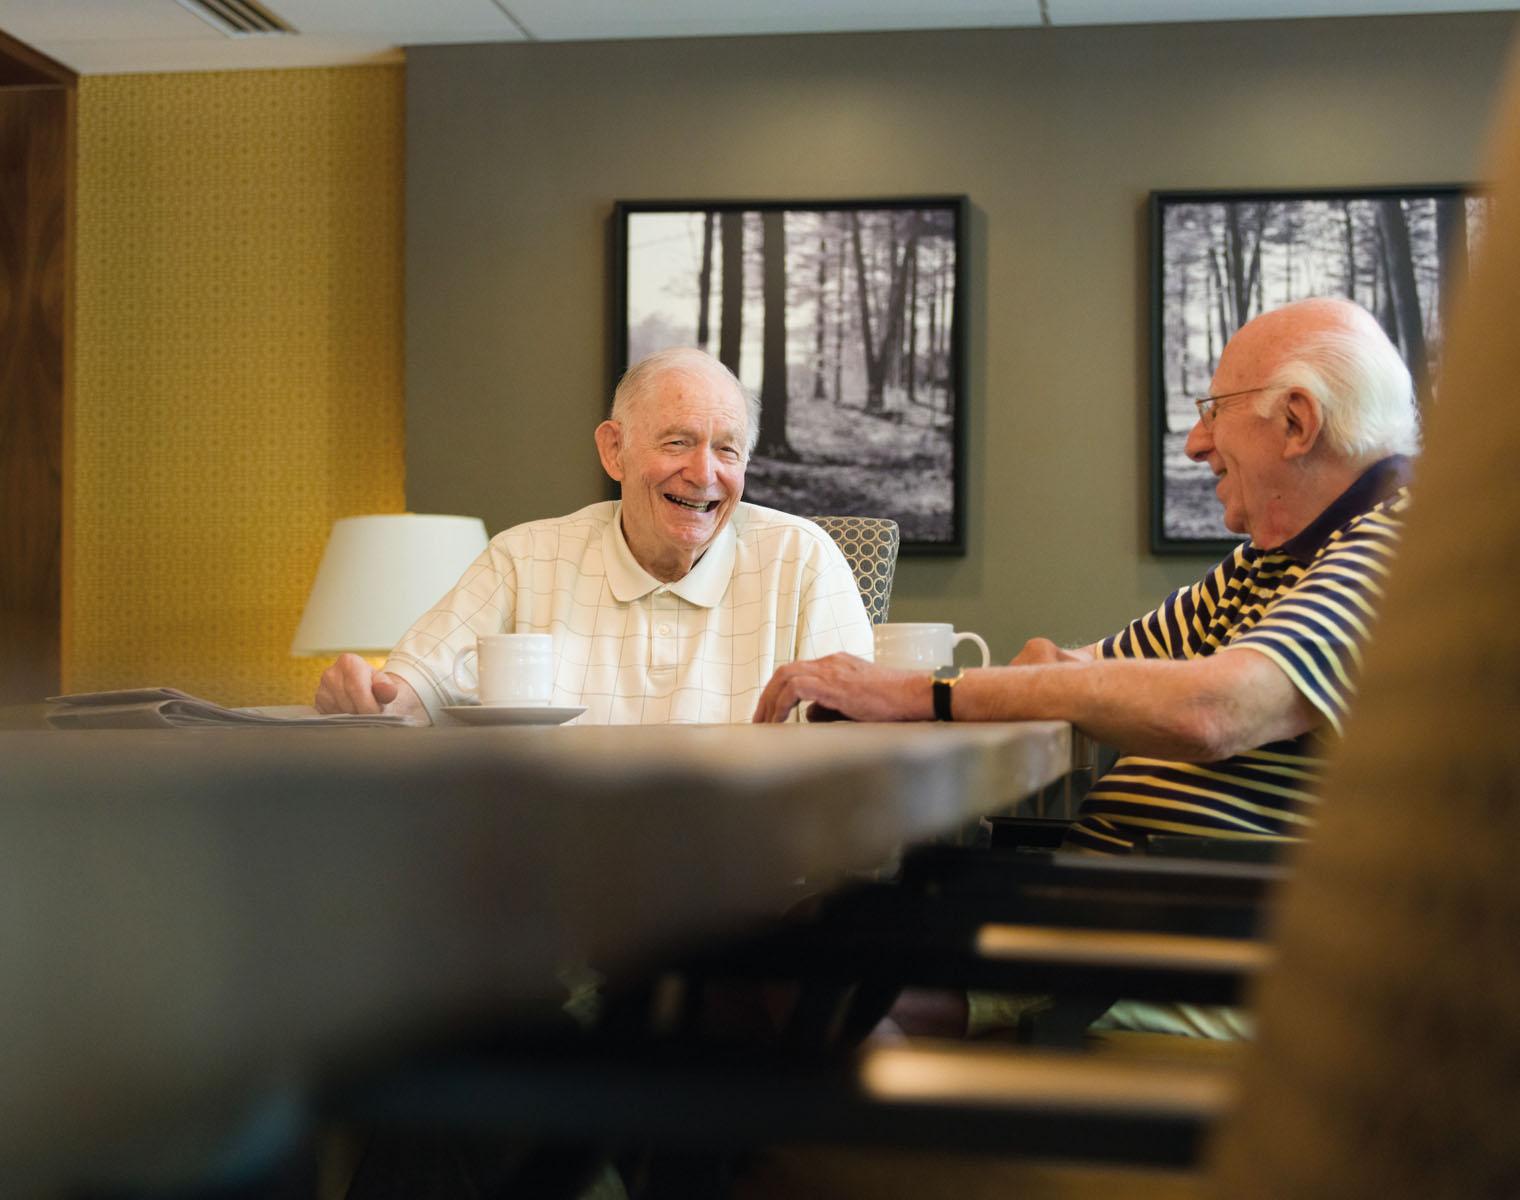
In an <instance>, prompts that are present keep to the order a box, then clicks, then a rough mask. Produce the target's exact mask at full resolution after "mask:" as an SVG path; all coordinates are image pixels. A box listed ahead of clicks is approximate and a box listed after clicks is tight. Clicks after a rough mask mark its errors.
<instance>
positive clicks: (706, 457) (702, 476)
mask: <svg viewBox="0 0 1520 1200" xmlns="http://www.w3.org/2000/svg"><path fill="white" fill-rule="evenodd" d="M685 474H686V478H687V479H688V480H690V481H691V482H692V483H695V484H698V485H700V486H701V487H706V486H707V485H708V484H710V483H712V481H713V480H714V479H716V478H717V477H718V472H717V459H716V458H715V457H714V455H713V452H712V448H711V447H710V446H697V447H695V448H694V449H693V450H692V452H691V453H690V454H688V455H687V456H686V468H685Z"/></svg>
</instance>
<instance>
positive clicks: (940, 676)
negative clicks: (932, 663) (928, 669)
mask: <svg viewBox="0 0 1520 1200" xmlns="http://www.w3.org/2000/svg"><path fill="white" fill-rule="evenodd" d="M960 680H961V669H960V668H959V667H940V668H939V669H938V670H937V671H935V672H934V719H935V720H936V721H953V720H955V714H954V713H952V712H951V711H950V691H951V689H952V688H954V687H955V685H956V684H957V683H959V682H960Z"/></svg>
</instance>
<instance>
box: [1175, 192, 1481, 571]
mask: <svg viewBox="0 0 1520 1200" xmlns="http://www.w3.org/2000/svg"><path fill="white" fill-rule="evenodd" d="M1151 204H1152V210H1151V217H1152V221H1153V223H1154V225H1153V234H1154V236H1155V239H1156V240H1155V245H1154V250H1155V259H1154V263H1153V271H1154V277H1153V281H1152V283H1153V287H1154V288H1155V293H1154V298H1153V303H1154V304H1155V305H1156V306H1157V307H1156V312H1155V314H1154V316H1155V324H1156V335H1157V336H1156V344H1154V345H1153V347H1152V354H1153V356H1154V361H1153V374H1154V378H1155V384H1154V386H1155V396H1154V398H1153V401H1152V402H1153V404H1154V405H1155V409H1156V422H1155V429H1156V438H1157V454H1156V457H1157V460H1158V462H1159V465H1160V478H1158V479H1156V480H1154V481H1153V483H1152V486H1153V488H1154V489H1155V492H1154V495H1155V496H1156V498H1157V500H1156V502H1157V504H1158V514H1157V519H1156V520H1154V521H1153V523H1152V524H1153V542H1154V543H1155V545H1153V549H1160V550H1168V551H1170V550H1179V549H1180V550H1190V549H1192V550H1197V551H1199V552H1202V551H1204V550H1209V551H1210V552H1212V551H1213V550H1217V549H1219V547H1218V545H1212V546H1203V545H1197V546H1194V545H1192V544H1193V543H1219V542H1222V541H1226V540H1237V539H1236V535H1234V534H1231V533H1230V532H1229V531H1228V530H1227V529H1225V527H1224V524H1223V521H1222V514H1221V510H1220V506H1219V502H1218V499H1217V498H1216V497H1215V495H1214V478H1213V474H1212V472H1211V471H1210V470H1209V468H1208V466H1207V464H1205V463H1195V462H1191V461H1190V460H1189V459H1188V458H1187V456H1186V454H1185V453H1184V452H1183V446H1184V444H1185V442H1186V441H1187V436H1188V432H1189V430H1191V429H1192V427H1193V424H1194V422H1195V421H1196V420H1197V419H1198V412H1197V409H1196V408H1195V406H1194V404H1193V399H1194V398H1195V397H1198V396H1204V395H1207V394H1208V392H1209V390H1210V382H1211V379H1212V377H1213V374H1214V370H1215V368H1216V367H1217V366H1218V364H1219V355H1220V352H1221V351H1222V350H1223V348H1224V345H1225V343H1226V342H1228V341H1229V339H1230V337H1231V336H1232V335H1233V334H1234V333H1235V331H1236V330H1237V329H1239V328H1240V327H1241V326H1242V325H1244V324H1245V323H1246V322H1247V321H1249V320H1251V318H1252V317H1255V316H1257V315H1258V314H1260V313H1262V312H1265V311H1267V310H1268V309H1272V308H1276V307H1278V306H1279V305H1282V304H1286V303H1288V302H1289V301H1291V300H1300V299H1304V298H1306V297H1310V296H1344V297H1348V298H1350V299H1352V300H1355V301H1356V302H1357V303H1358V304H1360V305H1362V306H1363V307H1364V308H1366V309H1367V310H1368V311H1369V312H1371V313H1372V314H1373V316H1375V317H1376V318H1377V319H1378V321H1379V323H1380V324H1381V325H1382V327H1383V329H1384V330H1385V331H1386V332H1387V334H1388V337H1389V340H1390V341H1392V342H1393V344H1394V345H1395V346H1397V347H1398V349H1399V352H1400V353H1401V354H1402V355H1403V356H1404V361H1405V362H1406V363H1408V365H1409V369H1410V373H1411V374H1412V375H1413V376H1414V379H1415V386H1416V389H1417V391H1418V393H1419V396H1420V401H1421V404H1422V405H1423V404H1427V403H1431V402H1433V401H1434V399H1435V397H1436V396H1437V394H1438V393H1439V381H1440V363H1441V342H1442V330H1443V323H1442V315H1443V312H1444V305H1445V304H1446V303H1447V301H1448V299H1449V298H1450V297H1451V295H1452V294H1453V291H1454V288H1455V287H1456V285H1457V283H1458V282H1459V281H1460V280H1461V279H1462V278H1464V277H1465V275H1466V273H1467V260H1468V255H1469V253H1470V252H1471V251H1472V249H1473V247H1474V246H1476V244H1477V242H1478V239H1479V237H1480V234H1481V231H1482V224H1483V220H1484V217H1485V205H1486V204H1487V201H1485V200H1483V199H1480V198H1476V197H1472V196H1467V195H1465V194H1464V193H1463V192H1462V191H1461V190H1460V189H1456V188H1426V189H1397V190H1394V189H1377V190H1369V191H1361V192H1345V191H1335V192H1295V193H1262V194H1255V195H1247V194H1244V193H1242V194H1232V195H1229V196H1222V195H1220V194H1218V193H1212V194H1198V193H1154V194H1153V195H1152V200H1151Z"/></svg>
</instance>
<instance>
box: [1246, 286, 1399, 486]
mask: <svg viewBox="0 0 1520 1200" xmlns="http://www.w3.org/2000/svg"><path fill="white" fill-rule="evenodd" d="M1225 353H1226V354H1227V355H1229V356H1230V357H1231V360H1232V362H1231V367H1232V370H1237V369H1238V377H1241V378H1245V377H1249V378H1251V379H1260V380H1264V381H1266V382H1267V383H1268V384H1270V386H1271V387H1273V388H1294V389H1298V390H1300V391H1303V392H1306V393H1307V394H1309V395H1311V396H1313V397H1314V399H1315V400H1316V401H1317V402H1318V404H1319V407H1320V411H1321V413H1322V415H1323V420H1324V439H1325V444H1326V445H1325V448H1326V449H1327V450H1329V451H1330V452H1331V453H1333V454H1336V455H1338V456H1341V457H1344V458H1347V459H1350V460H1354V461H1357V462H1371V461H1373V460H1375V459H1378V458H1382V457H1385V456H1386V455H1389V454H1413V453H1414V452H1415V451H1416V450H1418V449H1419V442H1420V432H1419V411H1418V409H1417V408H1416V405H1415V398H1414V385H1413V382H1412V381H1411V379H1410V376H1409V369H1408V368H1407V367H1406V366H1405V365H1404V360H1403V359H1402V358H1401V357H1400V356H1399V352H1398V351H1397V350H1396V349H1395V348H1394V346H1393V343H1392V342H1390V341H1389V340H1388V336H1387V335H1386V334H1385V333H1384V332H1383V329H1382V326H1380V325H1379V324H1378V323H1377V321H1376V319H1374V317H1373V316H1372V314H1371V313H1369V312H1368V311H1367V310H1366V309H1365V308H1363V307H1362V306H1361V305H1359V304H1355V303H1353V302H1352V301H1350V300H1341V299H1329V298H1316V299H1311V300H1299V301H1296V302H1294V303H1292V304H1285V305H1283V306H1282V307H1281V308H1275V309H1273V310H1272V311H1270V312H1266V313H1263V314H1262V315H1261V316H1259V317H1257V318H1256V319H1255V320H1253V321H1251V322H1249V323H1248V324H1246V325H1245V326H1244V327H1242V328H1241V330H1240V331H1239V332H1238V333H1237V334H1236V335H1235V336H1234V337H1233V338H1231V339H1230V344H1229V345H1228V346H1227V347H1226V348H1225ZM1223 363H1224V360H1223V358H1221V360H1220V364H1221V366H1223Z"/></svg>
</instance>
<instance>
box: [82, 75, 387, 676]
mask: <svg viewBox="0 0 1520 1200" xmlns="http://www.w3.org/2000/svg"><path fill="white" fill-rule="evenodd" d="M402 71H403V68H401V67H399V66H378V67H353V68H340V69H331V70H292V71H237V72H218V73H209V74H176V75H122V76H85V77H84V78H82V79H81V80H80V82H79V143H78V145H79V159H78V201H77V214H78V223H77V237H76V254H77V257H76V264H77V266H76V294H77V297H78V299H77V305H76V324H75V387H74V397H73V408H72V421H71V430H70V432H71V447H72V449H71V463H70V467H69V469H68V475H67V477H66V487H67V488H68V489H69V496H70V505H69V510H70V533H69V537H68V550H67V558H66V561H65V573H66V580H67V581H66V585H65V595H66V599H65V613H64V663H63V672H64V686H65V688H66V689H68V690H74V691H80V690H94V689H98V688H108V687H124V686H133V685H141V684H168V685H172V686H175V687H180V688H183V689H185V690H187V691H190V692H194V693H196V694H199V695H204V696H206V697H208V698H210V699H214V700H218V701H221V702H223V703H227V704H261V703H263V704H277V703H294V702H305V701H308V700H309V698H310V695H311V693H312V691H313V689H314V687H315V682H316V677H317V675H318V674H319V672H320V670H321V665H322V664H320V663H315V662H311V661H304V660H298V659H292V658H291V657H290V653H289V647H290V639H291V636H292V635H293V633H294V632H295V626H296V622H297V621H298V620H299V618H300V614H301V607H302V604H303V603H304V601H305V594H306V589H307V587H308V586H309V584H310V581H311V579H312V577H313V575H314V574H315V571H316V567H317V562H318V560H319V559H320V557H321V553H322V547H323V545H324V543H325V541H326V537H327V531H328V529H329V528H330V527H331V525H332V522H333V520H334V519H335V518H337V517H342V516H351V515H354V514H357V513H366V512H399V511H401V510H402V509H403V507H404V477H403V458H402V454H403V427H402V422H403V401H402V203H403V193H402V178H403V174H402V173H403V159H402V149H403V142H402V138H403V74H402Z"/></svg>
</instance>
